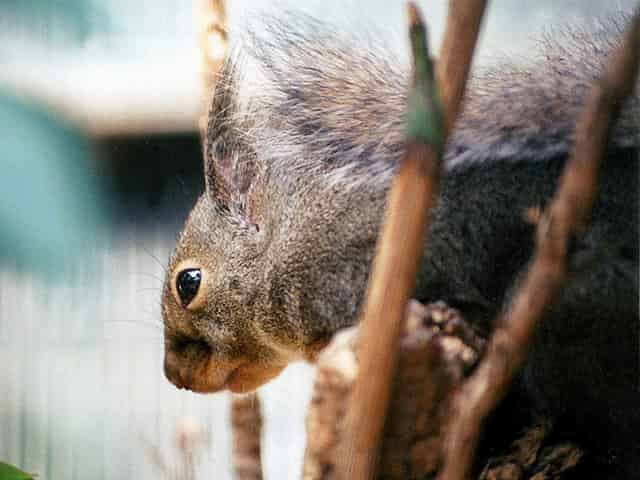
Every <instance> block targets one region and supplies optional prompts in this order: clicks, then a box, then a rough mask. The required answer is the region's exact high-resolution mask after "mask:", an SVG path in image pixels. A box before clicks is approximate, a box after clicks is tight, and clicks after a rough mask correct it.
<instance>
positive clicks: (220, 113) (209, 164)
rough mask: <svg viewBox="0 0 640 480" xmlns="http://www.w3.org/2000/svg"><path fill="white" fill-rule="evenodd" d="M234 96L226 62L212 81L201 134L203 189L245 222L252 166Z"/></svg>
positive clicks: (231, 74) (252, 156)
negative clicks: (206, 113)
mask: <svg viewBox="0 0 640 480" xmlns="http://www.w3.org/2000/svg"><path fill="white" fill-rule="evenodd" d="M236 94H237V81H236V75H235V67H234V65H233V63H232V62H231V61H227V62H226V63H225V64H224V65H223V67H222V69H221V71H220V73H219V75H218V78H217V80H216V86H215V89H214V93H213V97H212V102H211V108H210V109H209V113H208V121H207V126H206V131H205V133H204V174H205V186H206V191H207V193H208V194H209V195H211V196H212V198H213V199H214V200H215V201H216V203H217V204H218V205H219V206H220V207H221V208H222V209H224V210H228V211H230V212H233V213H237V214H241V215H243V216H244V217H245V218H247V204H248V203H249V198H248V197H249V195H250V193H251V189H252V187H253V185H254V181H255V177H256V168H255V165H256V163H255V152H254V151H253V149H252V147H251V146H250V145H249V144H248V143H247V142H246V140H245V139H244V137H243V134H242V132H245V131H247V125H246V121H244V120H242V116H241V115H240V114H239V113H238V103H237V98H236ZM247 219H248V218H247Z"/></svg>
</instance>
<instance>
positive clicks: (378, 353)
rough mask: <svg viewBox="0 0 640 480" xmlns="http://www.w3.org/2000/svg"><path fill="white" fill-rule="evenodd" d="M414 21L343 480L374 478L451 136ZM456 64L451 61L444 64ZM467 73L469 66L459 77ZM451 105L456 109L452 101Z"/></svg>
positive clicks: (341, 465) (420, 27) (415, 17)
mask: <svg viewBox="0 0 640 480" xmlns="http://www.w3.org/2000/svg"><path fill="white" fill-rule="evenodd" d="M472 3H473V2H467V4H468V5H471V4H472ZM482 3H484V2H482ZM409 22H410V38H411V45H412V53H413V62H414V85H413V88H412V89H411V92H410V100H409V108H408V136H407V137H408V138H407V143H408V145H407V150H406V154H405V157H404V159H403V161H402V163H401V165H400V167H399V171H398V174H397V175H396V178H395V179H394V183H393V186H392V188H391V191H390V193H389V196H388V201H387V209H386V213H385V222H384V225H383V227H382V232H381V235H380V239H379V243H378V251H377V255H376V258H375V259H374V262H373V265H372V273H371V277H370V279H369V285H368V291H367V297H366V302H365V305H364V309H363V314H362V320H361V327H360V328H361V340H362V343H361V345H362V348H361V351H360V365H361V367H360V369H359V375H358V378H357V379H356V383H355V386H354V389H353V393H352V396H351V399H350V402H349V405H348V409H347V412H346V416H345V432H344V438H343V439H342V442H343V448H341V451H342V456H341V459H340V461H339V462H338V465H337V472H338V478H343V479H356V480H358V479H369V478H372V477H373V476H374V474H375V471H376V461H377V457H378V453H379V449H380V441H381V438H382V429H383V426H384V422H385V415H386V412H387V407H388V404H389V398H390V388H391V385H392V379H393V378H394V372H395V369H396V363H397V346H398V338H399V335H400V331H401V323H402V319H403V317H404V311H405V308H406V305H407V301H408V300H409V297H410V295H411V294H412V293H413V290H414V288H415V279H416V274H417V269H418V266H419V264H420V258H421V256H422V252H423V250H424V235H425V231H426V227H427V225H428V220H429V216H430V212H431V209H432V207H433V205H434V203H435V199H436V198H437V195H438V191H439V184H440V180H439V179H440V170H441V153H442V150H443V147H444V142H445V138H446V134H447V131H446V130H445V127H444V126H443V120H442V111H441V107H440V101H439V96H438V92H437V87H436V84H435V80H434V72H433V67H432V62H431V59H430V58H429V52H428V48H427V42H426V34H425V26H424V24H423V22H422V19H421V18H420V14H419V12H418V9H417V8H416V7H415V5H413V4H412V3H410V4H409ZM448 33H449V34H450V35H451V34H452V33H453V32H452V31H449V32H448ZM456 33H460V34H462V35H463V36H464V35H469V36H470V37H471V38H473V39H472V40H471V41H469V42H465V44H467V45H471V49H473V48H472V47H473V45H475V38H474V34H477V30H476V31H475V32H474V31H472V30H469V31H465V32H456ZM447 42H449V43H452V42H451V41H450V40H448V41H445V44H448V43H447ZM452 52H453V50H452ZM471 56H472V53H465V54H464V55H462V60H459V61H464V60H465V59H466V60H467V61H470V59H471ZM450 61H452V60H445V61H444V64H445V65H446V64H448V63H449V62H450ZM468 70H469V67H468V66H466V67H463V68H462V70H460V71H461V72H468ZM446 80H447V81H449V79H448V78H447V79H446ZM453 80H454V81H456V82H460V83H461V86H460V87H456V88H453V90H452V91H458V90H459V89H460V90H462V91H464V85H465V83H466V76H464V77H463V76H460V77H457V78H455V79H453ZM448 101H449V102H450V103H451V102H453V101H454V98H451V99H448ZM458 101H459V100H458ZM448 108H452V109H453V111H458V106H457V105H451V104H449V105H448Z"/></svg>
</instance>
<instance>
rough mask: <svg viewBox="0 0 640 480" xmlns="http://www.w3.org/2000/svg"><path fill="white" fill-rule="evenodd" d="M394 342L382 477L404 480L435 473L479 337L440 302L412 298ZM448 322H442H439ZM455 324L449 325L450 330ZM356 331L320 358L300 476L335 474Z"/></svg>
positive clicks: (312, 479)
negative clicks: (452, 406) (451, 408)
mask: <svg viewBox="0 0 640 480" xmlns="http://www.w3.org/2000/svg"><path fill="white" fill-rule="evenodd" d="M406 315H407V318H406V321H405V322H403V324H404V325H405V328H404V330H403V333H402V336H401V340H400V344H399V361H398V371H397V375H396V377H395V378H394V382H393V399H392V402H391V405H390V409H389V416H388V419H387V423H386V427H385V430H384V436H383V439H382V445H381V456H380V465H379V475H380V476H382V477H384V478H386V479H389V480H391V479H397V480H404V479H406V478H424V476H425V475H429V474H431V475H433V474H435V472H436V471H437V468H438V466H439V464H440V451H441V450H440V445H441V443H442V440H443V439H442V435H443V428H444V426H445V425H446V418H447V412H448V405H449V402H448V401H447V398H448V397H449V396H450V395H451V393H452V392H453V390H454V388H455V386H456V385H458V384H459V382H460V381H461V380H462V378H463V376H464V372H465V371H467V370H468V369H469V368H470V367H471V366H472V365H473V364H474V363H475V361H476V359H477V358H478V356H479V352H480V351H481V349H482V347H483V345H484V342H483V341H482V340H481V339H480V338H478V337H476V336H475V334H473V332H472V330H471V329H470V328H469V327H468V326H467V325H466V324H465V323H464V322H463V321H462V319H461V318H460V316H459V314H458V313H457V312H455V311H454V310H451V309H449V308H448V307H446V306H445V305H444V304H433V305H428V306H427V307H424V306H422V305H420V304H419V303H418V302H410V304H409V308H408V309H407V313H406ZM439 321H440V322H444V321H446V322H447V327H445V326H444V325H442V323H438V322H439ZM451 327H453V328H451ZM359 342H360V339H359V338H358V330H357V329H356V328H351V329H348V330H345V331H343V332H341V333H338V334H337V335H336V336H335V338H334V339H333V341H332V342H331V344H330V345H329V346H328V347H327V348H326V349H325V350H323V352H322V353H321V355H320V357H319V359H318V370H317V374H316V382H315V385H314V391H313V397H312V400H311V405H310V408H309V413H308V416H307V448H306V451H305V463H304V471H303V479H304V480H332V479H335V478H339V477H338V474H337V472H336V465H337V464H338V462H339V461H340V459H341V448H340V439H341V437H342V435H344V432H345V428H346V425H345V410H346V409H345V406H346V405H347V403H348V400H349V397H350V395H351V393H352V391H353V388H354V387H355V381H356V378H357V375H358V371H359V368H360V365H359V363H358V357H357V351H358V349H357V345H358V344H359Z"/></svg>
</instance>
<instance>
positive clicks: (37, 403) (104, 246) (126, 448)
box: [0, 0, 635, 480]
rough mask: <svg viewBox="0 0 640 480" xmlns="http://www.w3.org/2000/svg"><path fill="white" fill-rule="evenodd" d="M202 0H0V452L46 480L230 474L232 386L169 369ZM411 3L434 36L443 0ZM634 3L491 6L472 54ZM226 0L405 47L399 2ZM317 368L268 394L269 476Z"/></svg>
mask: <svg viewBox="0 0 640 480" xmlns="http://www.w3.org/2000/svg"><path fill="white" fill-rule="evenodd" d="M196 3H197V2H196V1H195V0H193V1H187V0H153V1H151V0H138V1H135V2H131V1H128V0H109V1H101V2H99V1H97V0H94V1H90V0H84V1H83V0H55V1H54V0H13V1H12V0H0V192H2V193H1V195H2V197H1V198H0V461H6V462H10V463H12V464H15V465H18V466H20V467H21V468H23V469H25V470H27V471H29V472H34V473H37V474H39V476H40V477H39V478H44V479H83V480H87V479H122V478H136V479H151V478H154V479H157V478H185V479H186V478H217V479H226V478H230V475H231V472H230V468H229V467H230V431H229V425H228V401H229V398H228V396H227V395H216V396H209V397H203V396H197V395H195V394H192V393H188V392H184V391H178V390H176V389H175V388H173V387H172V386H171V385H169V384H168V382H167V381H166V380H165V378H164V376H163V374H162V356H163V350H162V330H161V323H160V313H159V293H160V288H161V282H162V278H163V275H164V271H163V268H164V267H163V265H164V264H165V262H166V259H167V257H168V255H169V253H170V250H171V248H172V244H173V240H174V238H175V235H176V232H177V231H178V229H179V228H180V225H181V223H182V222H183V220H184V218H185V215H186V213H187V212H188V209H189V207H190V206H191V205H192V204H193V202H194V200H195V198H196V197H197V195H198V194H199V193H200V191H201V190H202V185H203V182H202V178H201V171H200V170H201V159H200V146H199V141H198V134H197V119H198V115H199V107H200V98H201V92H200V76H199V64H198V62H199V52H198V49H197V47H198V44H197V39H196V33H195V26H196V24H197V18H196V16H197V11H198V10H197V8H196V7H197V5H196ZM418 3H419V4H420V5H421V6H422V8H423V11H424V13H425V16H426V17H427V19H428V21H429V24H430V26H431V30H432V38H433V40H434V43H435V44H436V45H438V43H439V38H440V36H441V34H442V28H443V21H444V16H445V13H446V3H447V2H445V1H444V0H433V1H425V0H423V1H420V2H418ZM634 3H635V2H634V1H631V0H618V1H615V2H602V1H599V0H591V1H586V0H564V1H554V0H539V1H531V2H526V6H525V4H524V3H523V2H521V1H519V0H502V1H498V2H492V4H491V6H490V11H489V15H488V18H487V21H486V22H485V28H484V33H483V36H482V40H481V44H480V50H479V57H478V60H477V61H479V62H490V61H491V58H493V57H500V56H504V55H515V56H519V57H525V56H526V55H527V54H528V53H529V52H530V51H531V48H532V46H533V45H534V43H535V42H534V39H535V36H536V34H537V33H540V32H541V31H543V30H545V29H548V28H551V27H553V26H556V25H561V24H564V23H567V22H584V21H587V22H590V21H594V19H595V18H596V17H597V16H599V15H602V14H604V13H607V12H613V11H615V10H617V9H627V10H629V9H630V8H631V7H633V5H634ZM227 8H228V13H229V27H230V32H231V37H232V39H233V38H234V37H236V36H237V33H238V32H240V31H241V30H242V28H243V24H244V22H245V20H246V19H247V17H257V18H258V19H259V16H260V12H264V11H281V10H283V9H298V10H303V11H305V12H308V13H311V14H313V15H315V16H318V17H320V18H323V19H325V20H327V21H329V22H331V23H336V24H338V25H340V26H341V27H342V28H345V29H351V30H360V29H363V28H366V27H365V26H367V25H371V26H373V27H374V28H375V29H376V31H378V32H382V34H383V35H384V38H385V39H386V41H388V42H389V43H390V44H391V45H392V46H393V48H396V49H397V50H398V55H399V58H406V53H405V34H404V21H405V20H404V15H405V8H404V2H402V1H387V0H359V1H356V0H348V1H345V0H322V1H316V0H305V1H300V0H297V1H296V0H288V1H279V2H274V1H271V0H251V1H250V0H230V1H229V2H228V5H227ZM311 377H312V370H311V368H310V367H307V366H304V365H298V366H294V367H293V368H290V369H289V370H288V371H287V372H286V373H285V374H284V375H283V376H282V377H281V378H280V379H278V380H277V381H276V382H274V383H273V384H271V385H269V386H267V387H266V388H265V389H264V392H263V398H264V402H265V415H266V438H265V442H264V452H263V455H264V463H265V467H266V473H267V478H271V479H282V478H297V477H298V476H299V472H300V466H301V461H302V452H303V449H304V425H303V421H304V412H305V408H306V402H307V399H308V396H309V391H310V384H311ZM185 432H186V433H185ZM186 434H189V435H192V436H193V438H194V439H195V440H194V442H195V444H197V447H196V450H197V455H196V457H195V460H194V461H193V462H191V464H189V465H185V464H184V463H183V462H184V455H183V452H181V451H180V449H179V448H178V447H177V438H178V437H179V436H180V435H186Z"/></svg>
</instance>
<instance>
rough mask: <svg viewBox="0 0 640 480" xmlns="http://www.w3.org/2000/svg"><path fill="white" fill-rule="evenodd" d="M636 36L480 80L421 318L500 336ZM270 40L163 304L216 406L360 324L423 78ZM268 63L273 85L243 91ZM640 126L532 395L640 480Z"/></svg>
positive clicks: (339, 44) (565, 41)
mask: <svg viewBox="0 0 640 480" xmlns="http://www.w3.org/2000/svg"><path fill="white" fill-rule="evenodd" d="M625 21H626V20H625V19H624V17H622V18H619V19H618V20H612V21H609V22H606V23H605V24H602V25H601V26H600V27H599V28H596V29H595V30H594V31H589V30H577V29H575V30H567V31H566V32H564V33H562V34H559V35H557V36H555V37H554V38H547V39H546V40H545V42H544V43H543V45H542V47H541V50H540V51H539V52H538V55H537V56H536V57H535V58H534V59H533V60H531V61H530V62H527V63H521V64H518V63H515V62H507V61H505V62H502V63H500V64H498V65H496V66H493V67H490V68H485V69H482V70H480V71H478V72H476V73H475V74H474V77H473V78H472V80H471V83H470V87H469V89H468V92H467V94H466V96H465V101H464V107H463V112H462V114H461V117H460V118H459V120H458V121H457V123H456V126H455V128H454V131H453V134H452V137H451V139H450V141H449V142H448V144H447V147H446V151H445V175H444V177H443V181H442V190H441V195H440V198H439V201H438V204H437V207H436V211H435V216H434V221H433V224H432V226H431V227H430V228H431V229H430V232H429V235H428V242H429V245H428V248H425V255H424V258H423V259H422V265H421V268H420V273H419V277H418V282H417V288H416V292H415V298H416V299H418V300H420V301H423V302H430V301H436V300H444V301H445V302H447V303H448V304H449V305H451V306H453V307H455V308H458V309H459V310H460V311H461V312H462V314H463V315H464V316H465V317H466V318H467V320H469V321H470V322H471V323H472V324H473V325H474V327H476V328H477V329H478V331H479V332H482V333H483V334H485V335H488V334H489V333H490V331H491V328H492V324H491V321H492V320H493V319H494V318H495V317H496V315H497V313H498V312H499V311H500V310H501V309H503V308H504V307H505V305H507V304H508V300H509V296H510V293H511V292H512V291H513V288H514V285H515V284H517V280H518V278H519V276H521V275H522V274H523V272H524V271H525V270H526V266H527V263H528V262H529V260H530V258H531V254H532V251H533V240H534V226H533V225H532V224H531V223H530V222H528V221H527V220H526V218H525V217H526V212H527V211H528V210H530V209H532V208H534V209H535V208H541V207H544V206H545V205H546V204H547V202H548V201H549V199H550V198H551V196H552V195H553V193H554V191H555V188H556V185H557V181H558V178H559V175H560V174H561V172H562V168H563V166H564V163H565V162H566V160H567V157H568V155H569V152H570V149H571V146H572V134H573V129H574V127H575V122H576V117H577V115H578V113H579V112H580V109H581V107H582V105H583V103H584V99H585V95H586V93H587V92H588V89H589V87H590V85H591V84H592V82H593V81H594V80H595V79H596V78H597V77H598V75H599V74H600V72H601V70H602V68H603V65H604V62H605V60H606V57H607V52H609V51H610V50H611V49H612V48H613V47H614V46H615V45H616V42H617V41H618V39H619V38H620V36H621V32H622V29H623V27H624V24H625ZM265 23H267V22H265ZM268 24H269V27H268V30H269V32H268V35H267V36H265V37H263V38H262V37H255V36H254V37H252V38H251V40H250V41H249V46H248V47H246V50H245V52H244V54H243V55H245V56H244V57H238V56H234V57H232V58H231V59H230V60H229V61H228V62H227V63H226V64H225V66H224V67H223V70H222V72H221V73H220V74H219V77H218V79H217V82H216V87H215V92H214V95H213V100H212V105H211V110H210V112H209V121H208V125H207V128H206V131H205V132H203V146H204V157H205V158H204V163H205V179H206V190H205V193H204V194H203V195H202V197H201V198H200V199H199V200H198V202H197V204H196V205H195V207H194V208H193V210H192V212H191V213H190V215H189V217H188V219H187V222H186V224H185V228H184V230H183V232H182V233H181V235H180V237H179V239H178V242H177V247H176V250H175V253H174V255H173V257H172V259H171V260H170V263H169V268H168V272H169V274H168V277H167V281H166V283H165V288H164V292H163V298H162V312H163V319H164V324H165V372H166V375H167V377H168V378H169V380H170V381H172V382H173V383H174V384H176V385H177V386H179V387H186V388H189V389H192V390H194V391H198V392H214V391H218V390H222V389H230V390H232V391H235V392H246V391H250V390H253V389H255V388H257V387H259V386H260V385H262V384H263V383H265V382H267V381H269V380H270V379H272V378H273V377H275V376H276V375H278V374H279V373H280V371H281V370H282V369H283V368H284V367H285V366H286V365H287V364H288V363H289V362H291V361H294V360H300V359H307V360H313V359H314V357H315V355H316V354H317V352H318V351H319V350H320V349H321V348H322V347H323V346H324V345H326V343H327V342H328V341H329V339H330V338H331V336H332V335H333V333H335V332H336V330H338V329H340V328H343V327H346V326H349V325H352V324H354V323H355V322H356V321H357V316H358V311H359V308H360V306H361V304H362V300H363V296H364V292H365V288H366V282H367V278H368V274H369V265H370V262H371V260H372V258H373V254H374V251H375V245H376V240H377V235H378V231H379V228H380V224H381V220H382V214H383V211H384V205H385V197H386V193H387V191H388V188H389V186H390V183H391V179H392V176H393V173H394V170H395V167H396V166H397V165H398V163H399V161H400V159H401V157H402V154H403V148H404V111H405V102H406V92H407V85H408V74H407V71H405V70H403V69H402V67H401V66H400V65H397V64H396V63H394V61H393V60H392V59H393V58H394V57H393V56H391V55H390V54H389V53H388V52H385V51H384V49H381V48H380V47H376V46H375V45H372V46H370V48H363V47H362V45H359V44H358V43H357V42H353V41H349V40H348V39H346V38H345V36H344V35H342V34H340V33H339V32H336V31H334V30H333V29H332V28H331V27H328V26H326V25H324V24H322V23H321V22H317V21H315V20H312V19H309V18H306V17H302V16H294V17H293V18H284V19H282V18H281V19H279V20H277V19H271V20H270V21H269V22H268ZM296 27H298V28H297V29H296ZM240 58H244V59H245V60H240ZM247 58H248V61H247V60H246V59H247ZM243 62H246V63H243ZM250 62H252V63H250ZM248 64H252V65H253V68H254V70H251V73H252V75H251V76H252V77H253V78H257V79H258V81H254V82H253V83H252V82H251V81H250V80H251V78H248V79H247V78H243V76H242V75H241V73H242V70H243V68H246V65H248ZM247 76H248V75H247ZM639 119H640V100H639V99H638V96H637V94H636V95H635V96H634V97H633V98H631V99H630V100H629V101H628V103H627V105H625V106H624V108H623V110H622V114H621V117H620V119H619V121H618V122H617V124H616V125H615V127H614V130H613V133H612V137H611V141H610V144H609V147H608V150H607V154H606V159H605V160H604V164H603V169H602V172H601V178H600V186H599V192H598V196H597V200H596V203H595V205H594V209H593V214H592V218H591V223H590V226H589V227H588V229H587V231H586V232H585V234H584V236H583V237H582V238H580V239H579V240H578V241H577V242H576V245H575V246H574V248H573V251H572V257H571V271H572V275H571V278H570V281H569V283H568V285H567V287H566V289H565V290H564V291H563V293H562V295H561V298H560V299H559V300H558V301H557V303H556V304H555V305H554V306H553V307H552V308H551V309H550V311H549V312H548V314H547V317H546V318H545V320H544V322H543V324H542V327H541V330H540V332H539V335H538V339H537V340H536V342H535V344H534V347H533V349H532V351H531V354H530V356H529V360H528V361H527V363H526V366H525V368H524V371H523V373H522V375H521V380H520V382H519V385H518V387H517V388H518V389H519V390H520V391H521V392H522V393H523V394H524V395H525V396H526V397H527V398H530V399H531V401H532V404H533V405H534V409H535V410H536V411H537V412H541V413H548V414H550V415H552V416H553V417H554V418H558V419H560V422H561V424H562V425H566V428H567V430H569V431H575V432H577V434H576V435H577V436H579V437H580V438H581V439H586V440H585V441H586V443H587V444H599V442H601V444H602V445H605V447H606V448H605V451H606V452H610V454H609V453H608V454H607V455H608V457H607V458H606V459H604V460H603V462H604V463H605V464H607V462H609V463H611V465H613V466H612V467H611V468H612V469H613V470H611V471H615V472H616V473H615V475H616V476H614V477H611V478H636V477H633V475H634V473H633V472H640V460H639V459H640V385H639V382H640V368H639V365H638V363H639V359H640V352H639V343H640V328H639V324H640V323H639V312H638V272H639V270H638V245H639V242H638V206H639V205H638V173H639V172H638V148H639V147H640V134H639V123H640V120H639Z"/></svg>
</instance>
